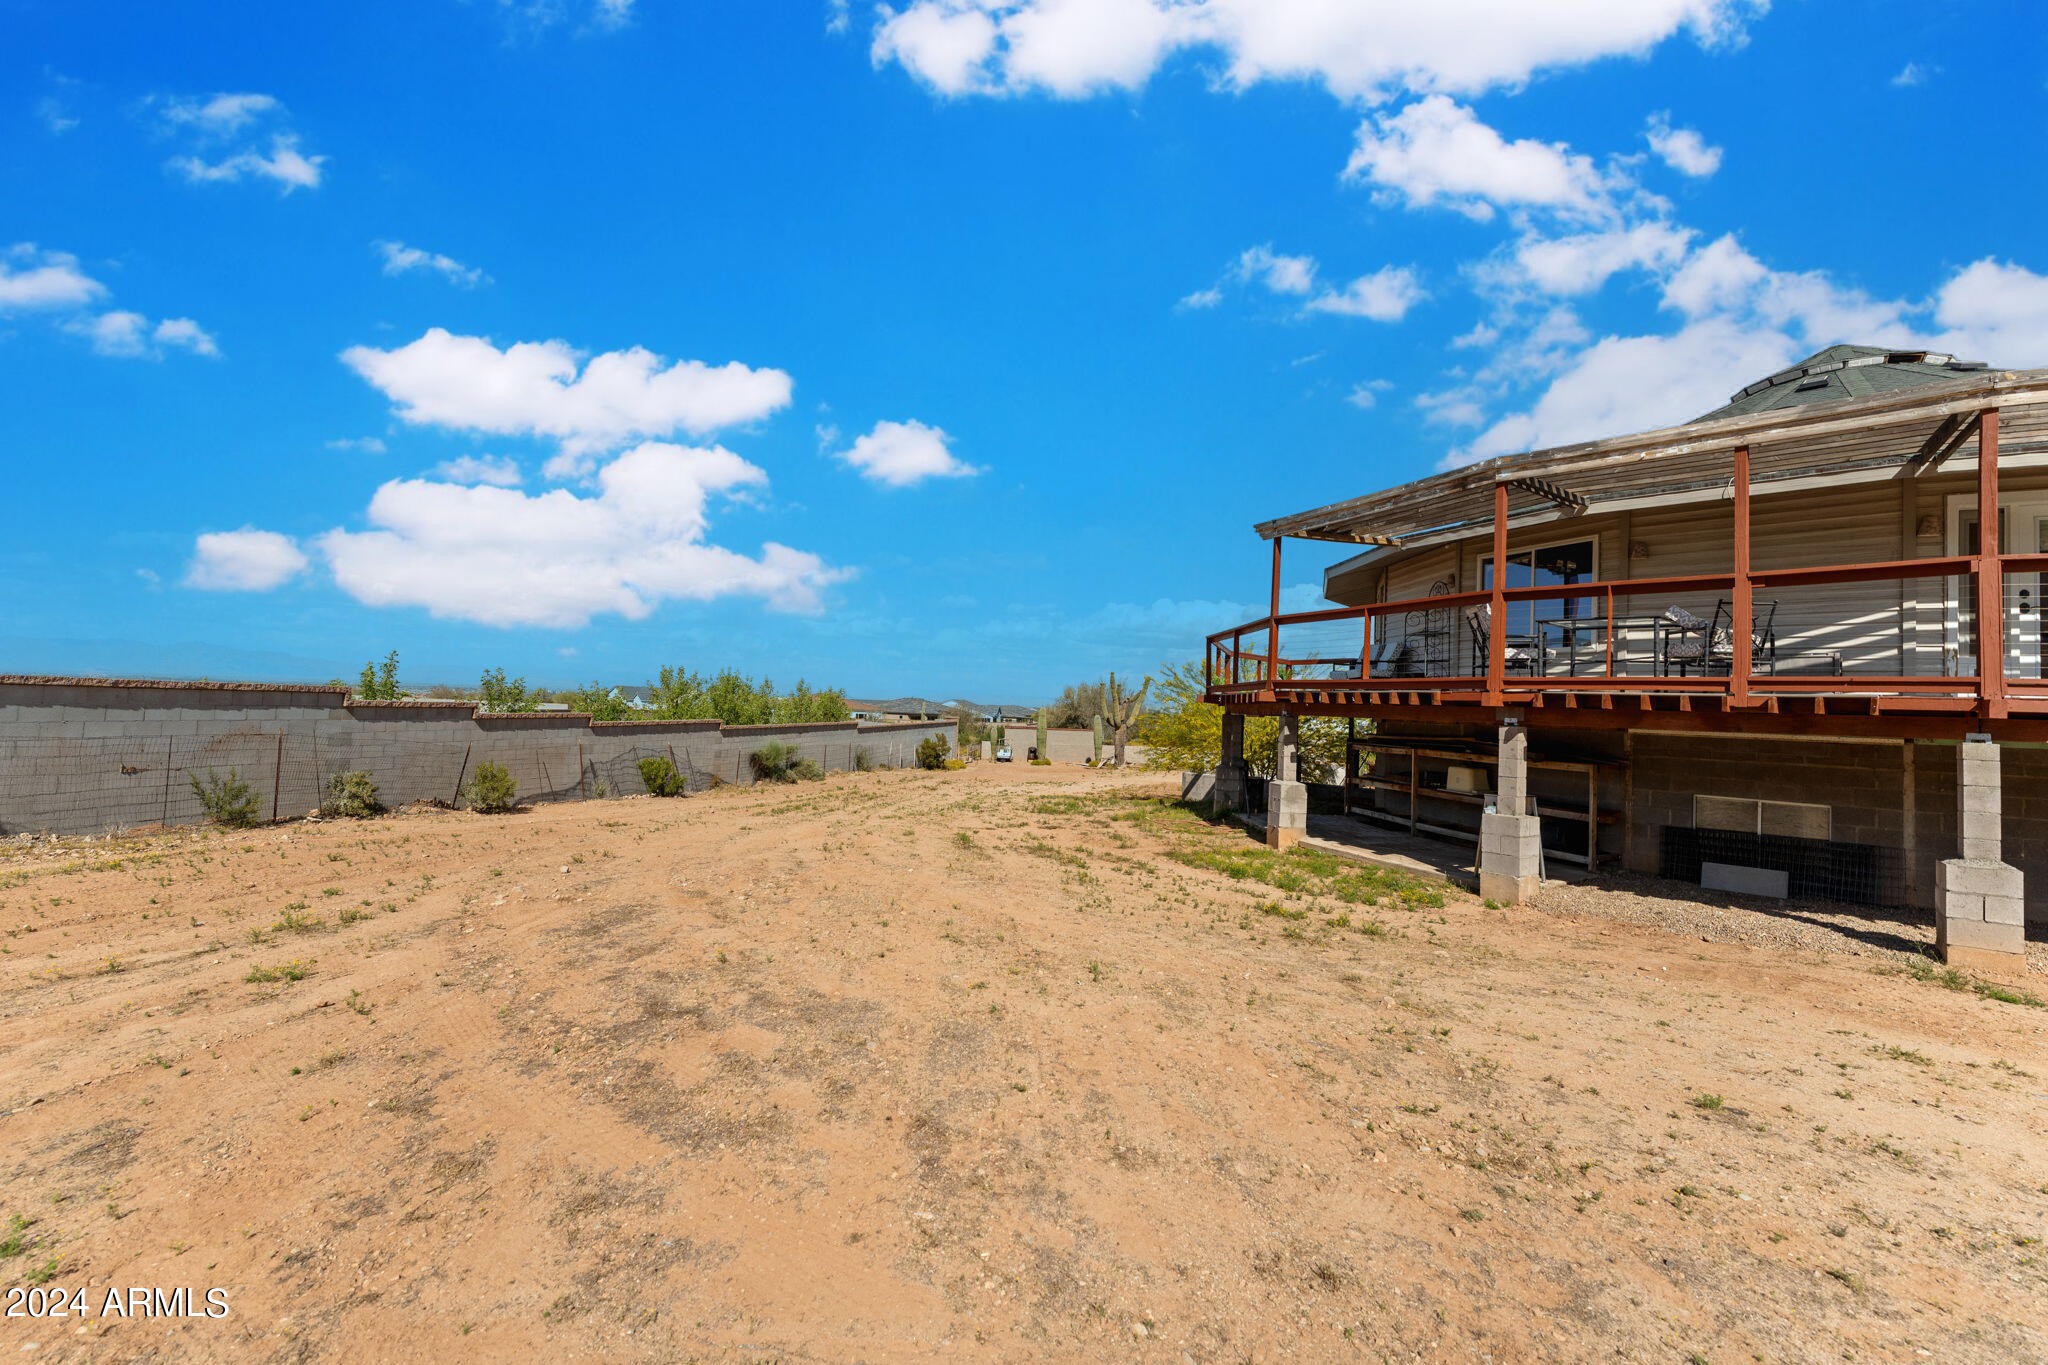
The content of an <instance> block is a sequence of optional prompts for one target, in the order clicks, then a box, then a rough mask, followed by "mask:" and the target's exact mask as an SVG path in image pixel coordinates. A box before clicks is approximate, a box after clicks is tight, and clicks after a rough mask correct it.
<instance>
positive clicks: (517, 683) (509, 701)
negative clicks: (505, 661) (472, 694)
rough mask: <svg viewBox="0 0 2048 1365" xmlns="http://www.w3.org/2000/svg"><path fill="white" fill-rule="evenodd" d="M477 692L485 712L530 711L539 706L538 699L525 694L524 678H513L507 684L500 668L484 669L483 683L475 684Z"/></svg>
mask: <svg viewBox="0 0 2048 1365" xmlns="http://www.w3.org/2000/svg"><path fill="white" fill-rule="evenodd" d="M477 691H478V692H479V693H480V694H481V695H482V697H483V708H484V710H486V711H492V712H501V711H531V710H533V709H534V707H535V706H537V705H538V704H539V702H538V699H537V698H535V697H534V696H532V695H530V694H529V693H528V692H527V690H526V679H525V678H513V679H511V680H510V681H509V682H508V681H507V680H506V678H505V670H504V669H502V668H492V669H486V670H485V671H484V676H483V681H481V682H479V683H478V684H477Z"/></svg>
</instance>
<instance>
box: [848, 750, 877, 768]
mask: <svg viewBox="0 0 2048 1365" xmlns="http://www.w3.org/2000/svg"><path fill="white" fill-rule="evenodd" d="M853 770H854V771H855V772H857V773H871V772H873V771H874V770H875V756H874V755H873V754H871V753H869V752H868V751H867V750H866V749H855V750H854V751H853Z"/></svg>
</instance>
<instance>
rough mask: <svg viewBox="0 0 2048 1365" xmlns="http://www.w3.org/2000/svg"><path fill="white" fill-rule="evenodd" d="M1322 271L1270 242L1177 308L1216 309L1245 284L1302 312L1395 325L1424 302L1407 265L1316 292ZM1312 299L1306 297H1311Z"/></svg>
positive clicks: (1308, 259)
mask: <svg viewBox="0 0 2048 1365" xmlns="http://www.w3.org/2000/svg"><path fill="white" fill-rule="evenodd" d="M1319 269H1320V267H1319V266H1318V265H1317V263H1316V258H1315V257H1313V256H1289V255H1285V254H1283V253H1281V252H1277V251H1275V250H1274V249H1273V244H1272V243H1270V242H1266V243H1263V244H1261V245H1259V246H1254V247H1247V248H1246V249H1245V250H1244V251H1242V252H1240V253H1239V254H1238V258H1237V259H1236V260H1235V261H1233V262H1232V263H1231V264H1230V266H1229V267H1228V268H1227V269H1226V270H1225V271H1224V272H1223V277H1222V279H1221V280H1219V281H1218V282H1217V283H1216V284H1214V285H1211V286H1210V287H1209V288H1207V289H1198V290H1196V291H1195V292H1194V293H1192V294H1189V295H1187V296H1185V297H1184V298H1182V299H1181V301H1180V304H1179V306H1180V307H1181V308H1214V307H1215V306H1216V305H1217V304H1219V303H1221V302H1222V301H1223V290H1224V286H1225V285H1229V284H1249V285H1253V286H1256V287H1259V288H1263V289H1265V290H1266V291H1267V292H1268V293H1271V294H1278V295H1280V296H1282V297H1283V298H1298V299H1303V300H1304V302H1303V303H1302V305H1301V308H1302V312H1303V313H1304V314H1307V313H1335V314H1338V315H1340V316H1344V317H1358V318H1372V319H1374V320H1375V321H1379V322H1398V321H1400V320H1401V318H1403V317H1404V316H1406V315H1407V312H1408V310H1409V309H1410V308H1412V307H1414V306H1415V304H1416V303H1417V302H1418V301H1420V300H1421V299H1422V298H1424V297H1425V295H1424V293H1423V290H1422V287H1421V285H1420V284H1419V283H1418V282H1417V280H1416V278H1415V272H1414V271H1413V270H1411V269H1409V268H1408V267H1407V266H1391V265H1390V266H1384V267H1382V268H1381V269H1379V270H1377V271H1374V272H1373V273H1372V274H1370V275H1361V276H1359V277H1358V278H1357V279H1355V280H1353V281H1351V283H1349V284H1347V285H1345V286H1344V287H1343V288H1342V289H1324V290H1322V291H1321V292H1320V293H1318V292H1317V290H1316V277H1317V273H1318V271H1319ZM1311 295H1312V296H1313V297H1310V296H1311Z"/></svg>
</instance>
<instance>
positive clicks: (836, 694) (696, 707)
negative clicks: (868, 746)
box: [647, 667, 853, 725]
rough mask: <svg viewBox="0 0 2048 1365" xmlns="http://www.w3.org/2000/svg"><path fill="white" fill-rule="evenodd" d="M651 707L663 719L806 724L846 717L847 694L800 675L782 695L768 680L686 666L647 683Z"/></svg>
mask: <svg viewBox="0 0 2048 1365" xmlns="http://www.w3.org/2000/svg"><path fill="white" fill-rule="evenodd" d="M647 690H648V691H649V692H650V693H651V694H652V696H651V698H650V703H649V704H650V707H651V709H652V711H653V714H654V715H655V716H656V717H658V718H660V719H662V720H722V721H724V722H725V723H726V724H728V725H806V724H812V723H815V722H818V721H832V720H849V719H851V718H852V715H853V713H852V712H851V711H849V710H847V707H846V694H845V693H844V692H841V691H839V690H838V689H837V688H831V689H827V690H825V691H822V692H821V691H817V690H816V689H814V688H812V686H811V685H810V683H808V682H806V681H804V680H803V679H801V678H799V679H798V680H797V684H796V686H795V687H794V688H792V689H791V690H790V691H789V692H787V693H777V692H776V690H775V684H774V682H773V681H772V680H770V679H768V678H763V679H761V680H760V681H759V682H756V681H754V680H753V679H751V678H749V677H746V676H745V675H744V674H741V673H739V672H737V671H736V670H734V669H730V668H728V669H723V670H721V671H720V672H719V674H718V675H717V676H716V677H714V678H709V679H707V678H705V677H704V676H703V675H702V674H698V673H692V672H690V671H689V670H687V669H684V668H680V667H676V668H664V669H662V670H661V678H660V680H659V681H658V682H650V683H648V684H647Z"/></svg>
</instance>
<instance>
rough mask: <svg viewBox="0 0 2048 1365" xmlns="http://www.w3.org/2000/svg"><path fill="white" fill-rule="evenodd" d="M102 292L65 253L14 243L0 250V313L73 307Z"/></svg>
mask: <svg viewBox="0 0 2048 1365" xmlns="http://www.w3.org/2000/svg"><path fill="white" fill-rule="evenodd" d="M106 292H107V287H106V286H105V285H103V284H101V283H100V282H99V281H98V280H96V279H94V278H92V276H90V275H88V274H86V273H85V272H84V271H82V270H80V269H79V268H78V258H77V257H76V256H73V255H71V254H70V253H68V252H64V251H44V250H42V249H41V248H39V247H37V246H36V244H35V243H34V242H16V243H15V244H14V245H13V246H11V247H8V248H7V249H6V250H5V251H0V313H4V312H11V311H16V310H20V311H27V310H29V309H44V308H77V307H81V306H83V305H85V304H88V303H91V302H93V301H94V300H95V299H98V298H100V297H101V296H103V295H104V294H105V293H106Z"/></svg>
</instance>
